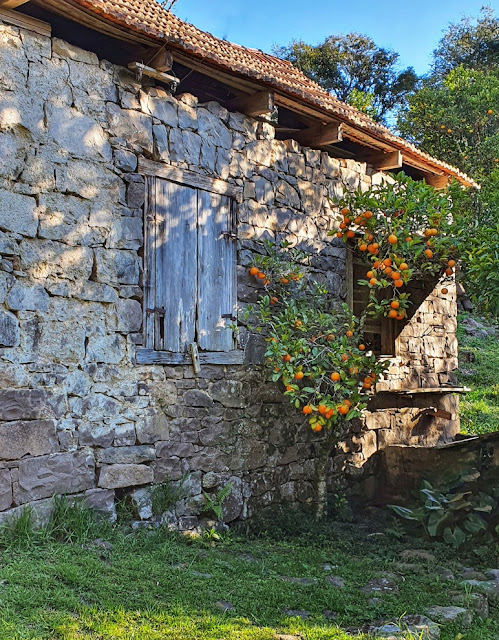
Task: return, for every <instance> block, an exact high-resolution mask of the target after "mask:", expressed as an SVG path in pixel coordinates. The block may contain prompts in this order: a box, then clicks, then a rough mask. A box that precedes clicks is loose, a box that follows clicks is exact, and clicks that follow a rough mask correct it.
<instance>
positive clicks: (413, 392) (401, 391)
mask: <svg viewBox="0 0 499 640" xmlns="http://www.w3.org/2000/svg"><path fill="white" fill-rule="evenodd" d="M469 391H471V389H468V387H419V388H417V389H380V390H379V391H378V392H377V393H393V394H397V395H407V396H412V395H416V394H425V393H428V394H431V393H434V394H440V393H468V392H469Z"/></svg>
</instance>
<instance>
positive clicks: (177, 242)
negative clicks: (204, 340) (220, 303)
mask: <svg viewBox="0 0 499 640" xmlns="http://www.w3.org/2000/svg"><path fill="white" fill-rule="evenodd" d="M150 180H151V181H152V183H153V184H152V189H151V188H149V190H148V191H149V198H148V200H149V202H148V220H147V223H148V226H149V228H148V229H147V231H148V232H149V233H150V234H151V235H150V241H149V243H148V249H149V250H147V247H146V270H147V273H146V277H147V279H148V280H149V282H148V285H149V286H148V287H146V331H147V336H146V338H147V339H146V343H148V344H147V346H150V348H154V349H156V350H166V351H175V352H179V351H180V352H182V351H186V350H187V349H188V347H189V344H190V343H191V342H194V341H195V333H196V295H197V250H198V249H197V200H198V193H197V190H196V189H192V188H190V187H186V186H184V185H179V184H176V183H174V182H169V181H167V180H161V179H160V178H152V179H150ZM151 197H152V201H151ZM149 218H150V219H149ZM151 318H153V320H151ZM151 330H152V333H151ZM151 343H152V344H151Z"/></svg>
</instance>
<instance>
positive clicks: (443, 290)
mask: <svg viewBox="0 0 499 640" xmlns="http://www.w3.org/2000/svg"><path fill="white" fill-rule="evenodd" d="M442 293H443V294H444V295H445V294H446V293H449V290H448V289H446V288H445V287H444V288H443V289H442Z"/></svg>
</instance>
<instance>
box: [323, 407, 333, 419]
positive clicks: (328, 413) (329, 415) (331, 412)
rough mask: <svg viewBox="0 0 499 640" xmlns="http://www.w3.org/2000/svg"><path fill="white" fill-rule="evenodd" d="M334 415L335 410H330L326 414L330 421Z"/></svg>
mask: <svg viewBox="0 0 499 640" xmlns="http://www.w3.org/2000/svg"><path fill="white" fill-rule="evenodd" d="M333 415H334V409H329V411H327V412H326V416H325V417H326V418H327V419H328V420H329V418H332V417H333Z"/></svg>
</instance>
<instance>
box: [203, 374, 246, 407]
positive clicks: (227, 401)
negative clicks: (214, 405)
mask: <svg viewBox="0 0 499 640" xmlns="http://www.w3.org/2000/svg"><path fill="white" fill-rule="evenodd" d="M209 390H210V396H211V397H212V398H213V400H215V402H220V403H221V404H223V405H224V407H236V408H237V407H244V406H245V405H246V398H245V396H244V394H243V385H242V382H238V381H237V380H219V381H218V382H215V383H213V384H211V385H210V387H209Z"/></svg>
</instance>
